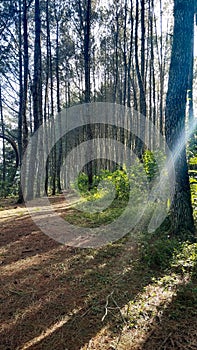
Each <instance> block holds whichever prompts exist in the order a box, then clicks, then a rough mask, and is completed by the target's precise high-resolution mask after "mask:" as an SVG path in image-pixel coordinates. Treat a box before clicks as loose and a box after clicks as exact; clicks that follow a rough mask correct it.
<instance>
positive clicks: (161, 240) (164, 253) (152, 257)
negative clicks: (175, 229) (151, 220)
mask: <svg viewBox="0 0 197 350" xmlns="http://www.w3.org/2000/svg"><path fill="white" fill-rule="evenodd" d="M179 246H180V242H179V240H178V239H177V238H176V237H173V238H172V237H170V236H169V235H168V234H167V233H165V234H164V233H163V234H162V235H160V236H158V237H155V236H154V235H152V236H150V237H147V234H145V235H143V237H142V243H141V247H142V261H143V262H144V263H146V264H147V265H148V266H149V267H150V268H159V269H166V268H168V267H169V265H170V262H171V261H172V259H173V256H174V251H175V249H177V248H178V247H179Z"/></svg>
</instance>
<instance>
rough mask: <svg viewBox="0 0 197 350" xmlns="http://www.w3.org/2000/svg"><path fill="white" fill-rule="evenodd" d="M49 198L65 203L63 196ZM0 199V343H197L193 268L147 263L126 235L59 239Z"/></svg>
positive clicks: (81, 347) (80, 349)
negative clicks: (101, 241) (83, 243)
mask: <svg viewBox="0 0 197 350" xmlns="http://www.w3.org/2000/svg"><path fill="white" fill-rule="evenodd" d="M72 199H73V197H72ZM51 202H52V203H53V205H54V208H55V210H57V212H59V214H60V215H62V214H63V213H64V214H66V212H67V211H68V212H69V211H70V210H73V209H72V207H70V203H69V205H68V203H67V202H65V201H64V198H63V196H58V197H53V198H52V199H51ZM64 202H65V203H64ZM1 204H2V205H1V210H0V221H1V229H0V270H1V274H0V276H1V277H0V285H1V290H0V306H1V314H0V323H1V329H0V331H1V335H0V339H1V341H0V350H25V349H29V350H48V349H52V350H56V349H57V350H65V349H68V350H101V349H102V350H110V349H111V350H112V349H118V350H132V349H134V350H137V349H138V350H141V349H145V350H146V349H147V350H149V349H151V350H152V349H161V350H162V349H168V350H171V349H196V348H197V339H196V327H197V317H196V316H197V277H196V275H195V274H193V275H192V276H190V275H189V274H188V273H177V272H176V271H170V270H169V271H161V270H159V269H157V268H156V267H155V269H150V268H149V267H148V266H147V264H145V263H144V264H143V262H142V261H141V256H140V252H139V249H138V246H137V244H136V243H134V242H131V241H130V240H129V239H128V240H123V241H122V242H116V243H114V244H111V245H108V246H105V247H102V248H100V249H97V250H94V249H79V248H73V247H67V246H64V245H61V244H59V243H57V242H55V241H53V240H51V239H50V238H49V237H47V236H45V235H44V234H43V233H42V232H40V230H39V229H38V227H36V225H35V224H34V222H33V221H32V219H31V217H30V216H29V214H28V212H27V209H26V208H25V207H24V206H23V205H20V206H18V205H16V204H15V203H12V202H11V201H10V200H8V201H2V203H1Z"/></svg>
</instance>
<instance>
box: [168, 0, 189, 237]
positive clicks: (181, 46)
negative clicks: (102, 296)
mask: <svg viewBox="0 0 197 350" xmlns="http://www.w3.org/2000/svg"><path fill="white" fill-rule="evenodd" d="M193 25H194V1H193V0H187V1H185V0H175V1H174V33H173V45H172V53H171V64H170V72H169V82H168V92H167V97H166V113H165V117H166V121H165V133H166V141H167V144H168V147H169V149H170V150H171V152H172V153H173V159H174V167H175V193H174V198H173V201H172V203H171V210H170V218H171V225H172V230H173V232H174V233H176V234H178V233H180V231H182V230H188V231H191V232H193V231H194V221H193V215H192V205H191V194H190V185H189V175H188V166H187V160H186V146H185V113H186V96H187V89H188V76H189V67H190V62H191V53H192V42H193Z"/></svg>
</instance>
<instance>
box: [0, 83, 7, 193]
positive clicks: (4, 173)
mask: <svg viewBox="0 0 197 350" xmlns="http://www.w3.org/2000/svg"><path fill="white" fill-rule="evenodd" d="M0 115H1V132H2V139H3V147H2V149H3V154H2V155H3V173H2V179H1V180H2V183H1V187H2V190H3V191H2V192H3V193H4V196H5V188H6V186H5V180H6V159H5V125H4V118H3V105H2V96H1V84H0Z"/></svg>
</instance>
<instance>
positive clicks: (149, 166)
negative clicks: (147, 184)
mask: <svg viewBox="0 0 197 350" xmlns="http://www.w3.org/2000/svg"><path fill="white" fill-rule="evenodd" d="M143 162H144V168H145V172H146V174H147V177H148V180H149V181H152V180H154V179H155V177H156V176H157V175H158V164H157V161H156V159H155V155H154V153H153V152H151V151H149V150H147V151H145V152H144V155H143Z"/></svg>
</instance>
